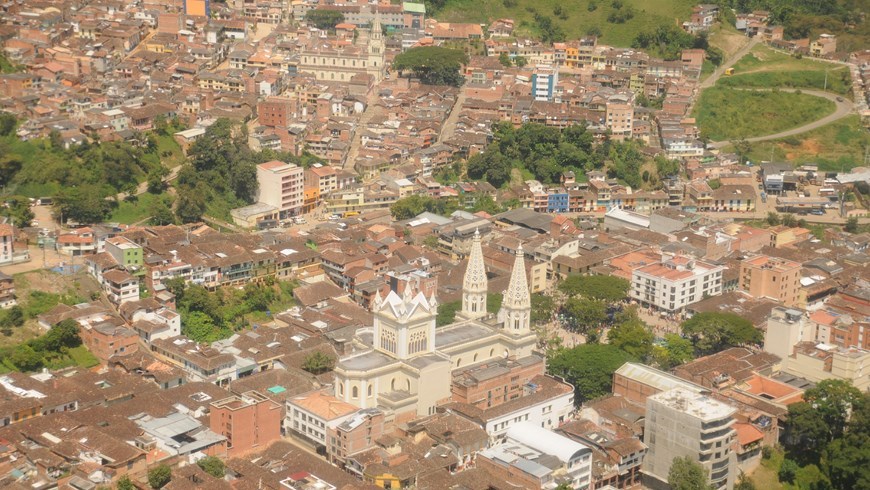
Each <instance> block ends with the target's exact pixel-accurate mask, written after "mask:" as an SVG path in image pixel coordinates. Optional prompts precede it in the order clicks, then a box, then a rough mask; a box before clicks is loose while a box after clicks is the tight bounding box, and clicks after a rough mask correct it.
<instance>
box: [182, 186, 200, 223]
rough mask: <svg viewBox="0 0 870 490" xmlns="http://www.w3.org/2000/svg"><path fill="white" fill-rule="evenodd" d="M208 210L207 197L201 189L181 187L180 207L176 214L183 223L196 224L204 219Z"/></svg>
mask: <svg viewBox="0 0 870 490" xmlns="http://www.w3.org/2000/svg"><path fill="white" fill-rule="evenodd" d="M205 210H206V196H205V195H204V194H203V193H202V191H201V189H199V190H198V189H196V188H191V187H181V188H179V189H178V205H177V206H176V208H175V214H176V215H177V216H178V219H180V220H181V222H182V223H195V222H197V221H200V220H201V219H202V216H203V215H204V214H205Z"/></svg>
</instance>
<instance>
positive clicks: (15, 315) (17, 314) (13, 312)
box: [0, 305, 24, 327]
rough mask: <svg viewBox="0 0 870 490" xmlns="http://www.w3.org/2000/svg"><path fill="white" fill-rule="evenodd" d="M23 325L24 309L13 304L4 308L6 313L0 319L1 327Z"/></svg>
mask: <svg viewBox="0 0 870 490" xmlns="http://www.w3.org/2000/svg"><path fill="white" fill-rule="evenodd" d="M22 325H24V310H23V309H22V308H21V307H20V306H18V305H15V306H13V307H12V308H9V309H8V310H6V314H5V315H3V317H2V319H0V326H3V327H20V326H22Z"/></svg>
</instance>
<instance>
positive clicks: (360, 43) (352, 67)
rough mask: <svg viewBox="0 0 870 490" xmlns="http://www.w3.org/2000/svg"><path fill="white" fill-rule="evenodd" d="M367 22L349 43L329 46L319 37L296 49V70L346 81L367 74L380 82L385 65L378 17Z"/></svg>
mask: <svg viewBox="0 0 870 490" xmlns="http://www.w3.org/2000/svg"><path fill="white" fill-rule="evenodd" d="M371 26H372V27H371V29H370V31H369V32H365V31H363V32H361V33H360V34H359V37H357V39H356V42H355V43H354V44H353V45H351V46H337V47H333V46H331V45H329V44H325V43H324V42H323V41H322V40H320V39H316V40H314V41H313V42H311V43H310V44H308V45H307V46H305V47H304V48H303V49H302V52H300V53H299V66H298V68H297V69H298V71H299V72H304V73H312V74H314V76H315V78H317V79H318V80H329V81H332V82H350V80H351V79H352V78H353V77H354V76H356V75H369V76H371V77H372V79H373V80H374V82H375V83H378V82H380V81H381V80H383V78H384V74H385V73H386V68H387V66H386V63H385V61H384V59H385V58H384V57H385V52H386V47H385V44H384V39H383V33H382V32H381V22H380V18H379V17H377V16H376V17H375V18H374V20H373V21H372V23H371Z"/></svg>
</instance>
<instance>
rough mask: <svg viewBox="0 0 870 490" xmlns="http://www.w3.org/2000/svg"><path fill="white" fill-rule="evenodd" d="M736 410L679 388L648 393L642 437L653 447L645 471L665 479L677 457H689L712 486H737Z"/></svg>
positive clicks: (666, 479)
mask: <svg viewBox="0 0 870 490" xmlns="http://www.w3.org/2000/svg"><path fill="white" fill-rule="evenodd" d="M735 412H736V409H734V408H732V407H730V406H728V405H726V404H724V403H722V402H719V401H716V400H714V399H712V398H710V397H708V396H707V395H706V394H703V393H697V392H693V391H687V390H683V389H680V388H675V389H673V390H669V391H665V392H662V393H659V394H656V395H652V396H650V397H648V398H647V400H646V422H645V425H644V427H645V428H644V436H643V442H644V444H646V445H647V447H648V448H649V450H648V451H647V453H646V456H645V457H644V461H643V471H644V473H646V474H648V475H650V476H652V477H653V478H655V479H657V480H660V481H662V482H667V481H668V472H669V471H670V469H671V462H672V461H673V460H674V458H681V457H689V458H690V459H692V460H693V461H696V462H698V463H700V464H701V465H702V466H703V467H704V469H705V470H706V471H707V472H708V475H709V478H710V483H711V484H712V485H713V487H714V488H717V489H719V488H728V489H730V488H733V486H734V480H735V477H736V475H735V473H736V464H734V462H733V461H732V459H733V456H732V454H731V452H732V443H733V442H734V440H735V438H736V437H737V434H736V431H735V430H734V427H733V425H734V417H733V415H734V413H735Z"/></svg>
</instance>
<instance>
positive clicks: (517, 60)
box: [514, 56, 529, 68]
mask: <svg viewBox="0 0 870 490" xmlns="http://www.w3.org/2000/svg"><path fill="white" fill-rule="evenodd" d="M514 64H515V65H517V67H518V68H522V67H524V66H526V65H528V64H529V60H527V59H526V57H525V56H517V57H516V58H514Z"/></svg>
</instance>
